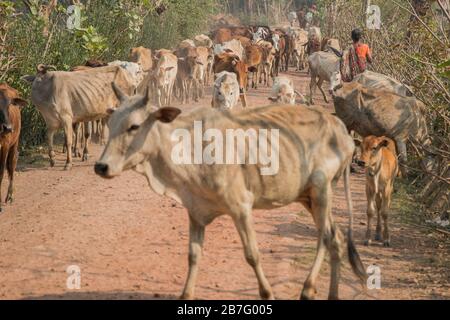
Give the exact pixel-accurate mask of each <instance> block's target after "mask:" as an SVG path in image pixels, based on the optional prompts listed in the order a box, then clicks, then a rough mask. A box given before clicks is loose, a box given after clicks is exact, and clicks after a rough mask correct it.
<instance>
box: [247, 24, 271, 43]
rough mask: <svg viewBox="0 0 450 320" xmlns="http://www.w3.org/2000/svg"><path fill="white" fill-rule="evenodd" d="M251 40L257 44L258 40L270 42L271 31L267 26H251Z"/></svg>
mask: <svg viewBox="0 0 450 320" xmlns="http://www.w3.org/2000/svg"><path fill="white" fill-rule="evenodd" d="M249 29H250V31H251V32H252V36H251V38H252V40H253V41H254V42H257V41H259V40H264V41H270V40H271V39H272V30H271V29H270V28H269V27H267V26H251V27H249Z"/></svg>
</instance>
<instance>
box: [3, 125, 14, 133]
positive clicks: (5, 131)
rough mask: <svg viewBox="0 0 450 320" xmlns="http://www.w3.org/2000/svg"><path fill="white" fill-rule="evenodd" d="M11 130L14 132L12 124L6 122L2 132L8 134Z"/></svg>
mask: <svg viewBox="0 0 450 320" xmlns="http://www.w3.org/2000/svg"><path fill="white" fill-rule="evenodd" d="M11 132H13V128H12V125H10V124H4V123H3V124H2V125H1V133H2V134H8V133H11Z"/></svg>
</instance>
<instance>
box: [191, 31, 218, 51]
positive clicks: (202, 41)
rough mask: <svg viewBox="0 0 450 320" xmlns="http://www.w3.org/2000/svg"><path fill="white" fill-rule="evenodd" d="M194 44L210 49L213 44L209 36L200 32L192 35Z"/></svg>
mask: <svg viewBox="0 0 450 320" xmlns="http://www.w3.org/2000/svg"><path fill="white" fill-rule="evenodd" d="M194 44H195V46H196V47H206V48H209V49H211V48H212V47H213V46H214V43H213V41H212V40H211V38H210V37H208V36H207V35H205V34H200V35H197V36H195V37H194Z"/></svg>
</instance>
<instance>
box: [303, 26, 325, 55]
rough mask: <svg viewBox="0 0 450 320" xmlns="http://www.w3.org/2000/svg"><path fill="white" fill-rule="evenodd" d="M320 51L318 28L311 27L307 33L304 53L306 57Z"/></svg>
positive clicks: (320, 38)
mask: <svg viewBox="0 0 450 320" xmlns="http://www.w3.org/2000/svg"><path fill="white" fill-rule="evenodd" d="M321 50H322V33H321V31H320V28H318V27H311V28H309V31H308V44H307V49H306V52H307V54H308V55H311V54H313V53H314V52H319V51H321Z"/></svg>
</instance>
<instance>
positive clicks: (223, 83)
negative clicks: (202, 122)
mask: <svg viewBox="0 0 450 320" xmlns="http://www.w3.org/2000/svg"><path fill="white" fill-rule="evenodd" d="M212 95H213V100H212V103H211V105H212V107H213V108H215V109H224V110H225V109H228V110H230V109H233V108H234V107H235V106H236V105H237V104H238V102H239V83H238V80H237V76H236V74H235V73H232V72H228V71H222V72H221V73H219V74H218V75H217V79H216V81H215V83H214V86H213V92H212Z"/></svg>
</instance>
